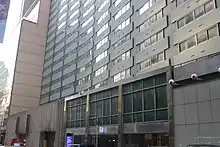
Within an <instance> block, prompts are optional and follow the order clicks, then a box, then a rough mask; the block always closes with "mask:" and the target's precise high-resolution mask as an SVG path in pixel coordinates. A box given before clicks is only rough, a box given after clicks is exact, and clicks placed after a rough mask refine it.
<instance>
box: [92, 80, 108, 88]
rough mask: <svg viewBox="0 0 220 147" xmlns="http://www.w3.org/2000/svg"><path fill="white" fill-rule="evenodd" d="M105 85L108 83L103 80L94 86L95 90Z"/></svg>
mask: <svg viewBox="0 0 220 147" xmlns="http://www.w3.org/2000/svg"><path fill="white" fill-rule="evenodd" d="M107 83H108V81H107V80H104V81H102V82H100V83H98V84H96V85H95V89H97V88H99V87H101V86H104V85H106V84H107Z"/></svg>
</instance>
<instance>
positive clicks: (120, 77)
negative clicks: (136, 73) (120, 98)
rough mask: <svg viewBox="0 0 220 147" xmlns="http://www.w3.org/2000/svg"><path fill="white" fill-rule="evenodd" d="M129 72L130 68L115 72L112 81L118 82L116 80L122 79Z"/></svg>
mask: <svg viewBox="0 0 220 147" xmlns="http://www.w3.org/2000/svg"><path fill="white" fill-rule="evenodd" d="M130 74H131V73H130V68H129V69H127V70H124V71H122V72H120V73H118V74H116V75H115V76H114V77H113V81H114V82H118V81H120V80H122V79H124V78H125V77H128V76H130Z"/></svg>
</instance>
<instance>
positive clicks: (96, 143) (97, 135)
mask: <svg viewBox="0 0 220 147" xmlns="http://www.w3.org/2000/svg"><path fill="white" fill-rule="evenodd" d="M95 146H96V147H98V146H99V126H98V119H97V120H96V141H95Z"/></svg>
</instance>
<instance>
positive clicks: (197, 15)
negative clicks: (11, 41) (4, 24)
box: [7, 0, 220, 147]
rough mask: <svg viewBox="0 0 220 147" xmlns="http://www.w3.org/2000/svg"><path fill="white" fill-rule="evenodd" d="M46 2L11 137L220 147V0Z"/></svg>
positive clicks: (36, 141)
mask: <svg viewBox="0 0 220 147" xmlns="http://www.w3.org/2000/svg"><path fill="white" fill-rule="evenodd" d="M29 2H31V1H29ZM42 2H44V4H41V5H40V10H42V12H44V13H41V12H40V13H39V14H40V15H39V18H38V22H37V23H36V26H35V25H34V26H35V27H33V25H31V27H27V28H26V29H27V30H26V33H24V32H25V31H24V32H23V35H25V36H22V35H21V37H20V38H21V39H20V41H21V42H22V43H21V44H19V45H20V46H19V50H20V51H22V52H21V53H19V52H18V56H17V62H16V65H15V67H16V68H15V73H14V74H15V76H14V77H16V75H17V77H18V78H14V82H13V87H15V89H14V90H12V99H11V100H12V102H11V104H12V105H11V106H10V107H11V108H10V112H11V113H12V112H15V113H13V115H11V116H10V118H9V119H8V123H7V131H8V135H7V140H10V139H11V138H12V137H15V136H17V137H18V136H19V135H20V136H22V137H24V138H27V140H28V145H29V146H32V147H38V146H39V145H40V146H43V145H45V144H46V145H47V146H52V147H61V146H64V144H67V142H66V141H67V137H68V139H69V140H68V141H70V140H71V138H72V141H71V143H74V144H77V143H89V144H95V143H96V137H97V136H98V143H99V146H108V147H115V146H118V147H122V146H123V147H124V146H128V147H130V146H144V145H149V146H172V147H173V146H176V147H178V146H180V147H181V146H187V145H188V144H192V143H213V144H219V139H218V136H220V133H219V131H218V130H219V129H218V128H220V123H219V120H220V118H219V115H218V112H219V109H220V108H219V107H218V106H219V104H220V91H219V88H218V87H219V86H220V49H219V47H218V46H219V45H220V43H219V39H220V37H219V35H220V34H219V33H220V31H219V29H220V17H219V14H220V1H219V0H51V2H49V1H46V0H44V1H41V3H42ZM49 3H50V4H49ZM28 5H29V4H27V5H24V7H25V8H26V7H28ZM49 5H50V10H48V9H49ZM49 11H50V12H49ZM29 12H30V11H29V10H27V11H23V14H33V13H29ZM48 15H49V16H48ZM31 16H33V17H34V16H35V15H34V14H33V15H30V18H33V17H31ZM48 17H49V18H48ZM34 18H35V17H34ZM34 20H35V19H34ZM39 20H41V21H39ZM23 21H24V20H23ZM48 21H49V22H48ZM40 22H41V23H40ZM47 22H48V23H47ZM37 24H39V25H37ZM40 24H42V25H40ZM23 25H28V26H29V25H30V24H29V23H28V21H24V22H23ZM41 26H42V27H41ZM30 28H31V29H30ZM40 28H41V29H42V32H40V31H39V30H41V29H40ZM46 29H47V35H43V34H45V32H46ZM32 33H33V34H32ZM38 33H40V34H41V35H39V34H38ZM21 34H22V33H21ZM27 34H28V35H27ZM36 34H38V35H36ZM26 35H27V36H26ZM29 35H30V36H31V37H28V36H29ZM22 37H24V39H23V38H22ZM43 38H46V43H45V42H44V40H43ZM27 42H28V43H27ZM21 45H25V46H21ZM28 45H31V46H29V47H27V46H28ZM32 45H33V47H32ZM20 48H21V49H20ZM42 48H45V54H44V53H43V54H42V53H41V51H42ZM24 49H25V50H24ZM30 51H31V54H30ZM35 51H36V52H37V53H36V52H35ZM38 51H39V52H40V53H39V52H38ZM27 52H28V54H27ZM43 52H44V51H43ZM34 55H37V56H34ZM43 58H44V59H43ZM43 60H44V64H43ZM19 61H21V62H19ZM32 61H33V62H32ZM19 63H20V64H22V65H23V66H20V67H23V68H19V66H18V65H19ZM23 63H24V64H23ZM31 65H37V67H39V69H38V70H37V68H30V67H32V66H31ZM27 67H28V68H27ZM35 67H36V66H35ZM19 69H20V70H19ZM34 69H35V70H34ZM24 71H25V72H24ZM42 71H43V73H42ZM35 73H37V75H36V74H35ZM21 74H22V75H21ZM26 74H28V75H29V74H30V75H29V76H25V75H26ZM41 74H42V81H41ZM31 76H33V77H31ZM33 79H34V80H33ZM21 81H22V82H21ZM39 81H41V84H40V83H39ZM17 85H18V86H17ZM21 85H25V86H21ZM33 87H34V88H33ZM40 87H41V88H40ZM16 88H17V89H16ZM40 89H41V90H40ZM13 92H14V95H13ZM17 94H19V95H20V97H17ZM18 98H19V99H18ZM27 99H28V101H29V102H30V103H29V102H28V101H27ZM13 100H14V101H13ZM18 100H19V102H20V103H17V102H18ZM38 100H39V101H38ZM21 101H22V102H21ZM13 102H14V103H13ZM15 102H16V103H15ZM38 102H39V103H38ZM13 104H14V105H13ZM17 104H19V108H20V109H17ZM38 104H40V106H38ZM29 106H30V107H29ZM28 107H29V108H28ZM12 110H13V111H12ZM15 122H16V123H15Z"/></svg>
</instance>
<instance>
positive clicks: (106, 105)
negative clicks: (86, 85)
mask: <svg viewBox="0 0 220 147" xmlns="http://www.w3.org/2000/svg"><path fill="white" fill-rule="evenodd" d="M110 104H111V103H110V99H106V100H104V101H103V116H108V115H110Z"/></svg>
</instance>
